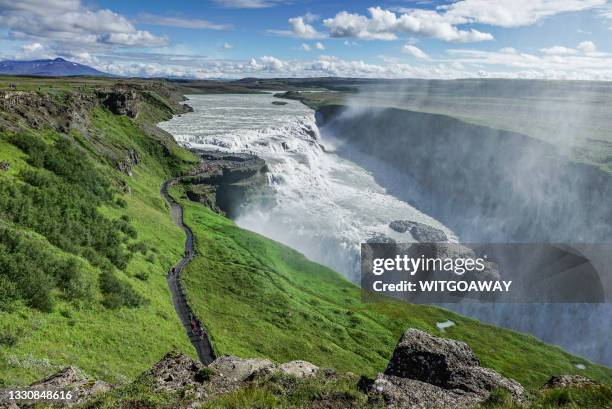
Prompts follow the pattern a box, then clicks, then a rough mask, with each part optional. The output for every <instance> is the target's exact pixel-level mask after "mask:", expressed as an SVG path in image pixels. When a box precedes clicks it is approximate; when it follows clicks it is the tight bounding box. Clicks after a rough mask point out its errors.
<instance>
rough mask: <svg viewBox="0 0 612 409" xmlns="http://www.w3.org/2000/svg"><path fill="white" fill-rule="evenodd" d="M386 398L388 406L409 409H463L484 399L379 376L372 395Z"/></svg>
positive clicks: (374, 397)
mask: <svg viewBox="0 0 612 409" xmlns="http://www.w3.org/2000/svg"><path fill="white" fill-rule="evenodd" d="M378 396H380V397H382V399H383V400H384V402H385V404H386V406H387V407H390V408H398V409H399V408H406V409H429V408H436V409H446V408H448V409H455V408H457V409H459V408H469V407H473V406H475V405H477V404H478V403H479V402H480V401H481V400H482V399H480V398H479V397H478V396H477V395H474V394H469V393H465V392H462V391H460V390H459V391H454V390H447V389H444V388H441V387H439V386H435V385H432V384H429V383H426V382H421V381H418V380H414V379H407V378H400V377H397V376H389V375H383V374H379V375H378V377H377V378H376V380H375V381H374V384H373V385H372V389H371V391H370V393H369V397H370V400H376V397H378Z"/></svg>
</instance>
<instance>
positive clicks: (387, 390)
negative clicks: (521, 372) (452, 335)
mask: <svg viewBox="0 0 612 409" xmlns="http://www.w3.org/2000/svg"><path fill="white" fill-rule="evenodd" d="M499 388H501V389H505V390H507V391H508V392H509V393H510V395H511V396H512V398H513V399H515V400H516V401H521V400H522V397H523V393H524V389H523V387H522V386H521V385H520V384H519V383H518V382H516V381H514V380H512V379H508V378H505V377H503V376H502V375H500V374H499V373H497V372H495V371H493V370H492V369H488V368H483V367H481V366H480V362H479V360H478V358H477V357H476V355H475V354H474V352H473V351H472V349H471V348H470V347H469V346H468V345H467V344H465V343H464V342H460V341H455V340H450V339H444V338H438V337H434V336H432V335H430V334H428V333H426V332H423V331H419V330H416V329H412V328H411V329H408V330H407V331H406V332H405V333H404V335H403V336H402V338H401V339H400V341H399V343H398V344H397V346H396V347H395V350H394V351H393V356H392V358H391V360H390V361H389V364H388V366H387V369H386V370H385V372H384V373H382V374H379V375H378V376H377V378H376V380H375V381H374V383H373V384H372V386H371V387H370V394H371V395H372V396H374V397H376V396H377V395H378V396H382V398H383V399H384V401H385V402H386V403H387V405H388V406H390V407H394V408H464V407H471V406H474V405H476V404H478V403H482V402H484V401H485V400H486V399H488V397H489V395H490V393H491V392H492V391H493V390H495V389H499Z"/></svg>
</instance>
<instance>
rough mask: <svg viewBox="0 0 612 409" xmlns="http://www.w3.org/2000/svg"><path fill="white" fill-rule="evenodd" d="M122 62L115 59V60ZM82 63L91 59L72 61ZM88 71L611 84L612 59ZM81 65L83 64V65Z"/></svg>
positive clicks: (321, 62)
mask: <svg viewBox="0 0 612 409" xmlns="http://www.w3.org/2000/svg"><path fill="white" fill-rule="evenodd" d="M119 55H120V56H121V57H119V58H118V57H117V56H119ZM74 58H75V60H76V61H79V62H84V61H85V60H86V59H87V58H91V56H89V57H88V56H87V55H79V56H77V55H75V56H74ZM100 59H101V61H98V60H96V59H95V57H94V60H93V61H92V62H90V64H89V65H93V66H94V67H96V68H98V69H100V70H102V71H106V72H111V73H114V74H119V75H130V76H173V77H191V78H219V77H225V78H241V77H262V78H265V77H267V78H270V77H316V76H342V77H365V78H438V79H453V78H474V77H491V78H536V79H580V80H586V79H590V80H610V81H612V55H611V54H604V53H595V54H589V55H586V54H578V55H569V56H558V55H557V56H555V55H545V54H538V55H536V54H527V53H522V52H520V51H517V52H516V53H508V52H501V51H491V52H489V51H481V50H471V49H455V50H449V51H448V58H446V57H445V58H440V59H434V58H431V57H430V59H429V60H423V63H421V64H419V66H414V65H411V64H407V63H404V62H402V61H401V60H400V59H396V58H383V59H382V62H381V63H379V64H378V63H369V62H365V61H361V60H344V59H340V58H337V57H334V56H325V55H323V56H319V57H318V58H315V59H311V60H283V59H280V58H277V57H273V56H264V57H261V58H253V59H251V60H246V61H245V60H219V59H209V58H204V57H199V56H188V55H179V56H169V55H163V54H162V55H158V54H149V53H134V52H124V53H121V54H117V55H115V56H109V57H108V58H106V57H105V59H103V58H100ZM84 63H85V62H84Z"/></svg>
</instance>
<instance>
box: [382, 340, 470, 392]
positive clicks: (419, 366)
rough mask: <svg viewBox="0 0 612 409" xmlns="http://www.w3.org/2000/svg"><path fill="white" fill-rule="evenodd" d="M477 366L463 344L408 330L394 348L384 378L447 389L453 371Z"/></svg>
mask: <svg viewBox="0 0 612 409" xmlns="http://www.w3.org/2000/svg"><path fill="white" fill-rule="evenodd" d="M478 365H480V362H479V361H478V358H476V355H475V354H474V352H473V351H472V349H471V348H470V347H469V346H468V345H467V344H466V343H465V342H461V341H455V340H452V339H446V338H439V337H434V336H432V335H430V334H428V333H426V332H423V331H419V330H417V329H413V328H409V329H408V330H406V332H404V335H403V336H402V338H401V339H400V341H399V343H398V344H397V346H396V347H395V350H394V351H393V356H392V357H391V360H390V361H389V364H388V365H387V369H385V375H393V376H398V377H401V378H410V379H418V380H420V381H423V382H427V383H431V384H433V385H439V386H446V385H447V384H448V381H449V379H450V377H451V375H452V373H453V372H454V371H456V370H458V369H460V368H464V367H474V366H478Z"/></svg>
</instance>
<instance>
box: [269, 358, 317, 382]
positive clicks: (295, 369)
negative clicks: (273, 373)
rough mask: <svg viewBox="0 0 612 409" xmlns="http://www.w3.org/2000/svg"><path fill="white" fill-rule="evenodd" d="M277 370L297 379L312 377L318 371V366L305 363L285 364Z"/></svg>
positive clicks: (292, 362) (293, 362)
mask: <svg viewBox="0 0 612 409" xmlns="http://www.w3.org/2000/svg"><path fill="white" fill-rule="evenodd" d="M278 369H279V371H280V372H282V373H284V374H287V375H292V376H295V377H297V378H305V377H308V376H314V375H315V374H316V373H317V372H318V371H319V367H318V366H316V365H313V364H311V363H310V362H306V361H291V362H285V363H284V364H282V365H281V366H279V368H278Z"/></svg>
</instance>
